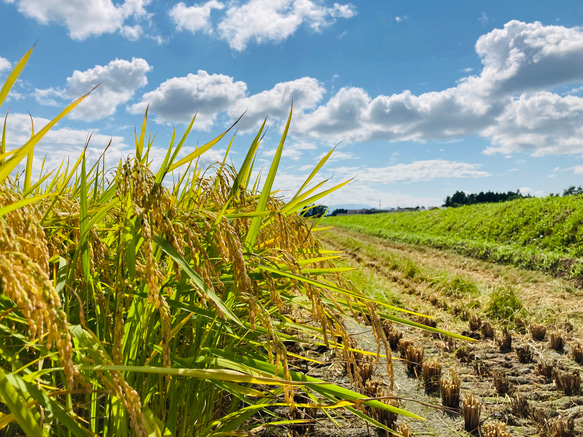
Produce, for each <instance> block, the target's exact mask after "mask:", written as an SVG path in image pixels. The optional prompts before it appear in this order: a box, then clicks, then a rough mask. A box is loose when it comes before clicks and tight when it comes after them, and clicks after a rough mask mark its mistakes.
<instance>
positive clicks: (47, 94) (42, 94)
mask: <svg viewBox="0 0 583 437" xmlns="http://www.w3.org/2000/svg"><path fill="white" fill-rule="evenodd" d="M151 69H152V67H150V65H149V64H148V62H146V60H144V59H142V58H132V60H131V61H127V60H125V59H115V60H113V61H111V62H110V63H109V64H107V65H96V66H95V67H94V68H90V69H89V70H85V71H78V70H75V71H74V72H73V75H72V76H71V77H69V78H67V87H66V88H65V89H54V88H48V89H44V90H39V89H37V90H35V98H36V100H37V101H38V102H39V103H41V104H45V105H57V104H58V103H57V100H56V99H63V98H69V99H75V98H77V97H80V96H82V95H83V94H85V93H87V92H89V91H91V90H92V89H93V88H94V87H95V86H96V85H99V86H98V87H97V88H96V89H95V90H94V91H93V92H92V93H91V94H90V95H89V96H88V97H87V98H86V99H85V100H84V101H83V102H81V104H79V106H77V107H76V108H75V109H74V110H73V112H71V115H70V118H72V119H78V120H84V121H94V120H99V119H101V118H104V117H108V116H110V115H113V114H114V113H115V112H116V110H117V108H118V106H120V105H122V104H124V103H127V102H128V101H129V100H130V99H131V98H132V97H133V95H134V93H135V92H136V90H137V89H139V88H141V87H143V86H145V85H146V84H147V83H148V80H147V78H146V74H147V73H148V72H149V71H150V70H151Z"/></svg>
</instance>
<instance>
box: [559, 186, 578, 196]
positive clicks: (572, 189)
mask: <svg viewBox="0 0 583 437" xmlns="http://www.w3.org/2000/svg"><path fill="white" fill-rule="evenodd" d="M577 194H583V187H581V185H579V186H578V187H576V186H575V185H571V186H570V187H569V188H567V189H566V190H564V191H563V197H565V196H576V195H577Z"/></svg>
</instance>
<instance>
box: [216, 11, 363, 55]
mask: <svg viewBox="0 0 583 437" xmlns="http://www.w3.org/2000/svg"><path fill="white" fill-rule="evenodd" d="M354 15H356V8H355V7H354V6H352V5H351V4H344V5H340V4H338V3H334V5H333V6H332V7H327V6H320V5H319V4H317V3H316V2H314V1H311V0H250V1H249V2H247V3H244V4H241V5H237V4H235V5H233V6H231V7H229V8H228V9H227V11H226V13H225V17H224V18H223V19H222V20H221V22H220V23H219V25H218V33H219V35H220V37H221V38H222V39H224V40H226V41H227V42H228V43H229V45H230V47H231V48H232V49H234V50H237V51H242V50H245V48H246V47H247V44H248V43H249V42H255V43H258V44H262V43H267V42H275V43H277V42H282V41H285V40H286V39H287V38H289V37H290V36H291V35H292V34H294V33H295V32H296V31H297V30H298V28H299V27H300V26H301V25H302V24H306V25H307V26H309V27H310V28H311V29H312V30H314V31H316V32H319V31H321V30H322V29H323V28H325V27H327V26H330V25H331V24H333V23H334V22H335V21H336V19H337V18H351V17H353V16H354Z"/></svg>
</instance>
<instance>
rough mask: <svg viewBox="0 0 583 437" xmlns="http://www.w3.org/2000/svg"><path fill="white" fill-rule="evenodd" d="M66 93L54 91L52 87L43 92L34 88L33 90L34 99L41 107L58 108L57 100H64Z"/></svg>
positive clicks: (58, 90)
mask: <svg viewBox="0 0 583 437" xmlns="http://www.w3.org/2000/svg"><path fill="white" fill-rule="evenodd" d="M65 97H66V92H65V91H64V90H60V89H55V88H53V87H51V88H46V89H44V90H42V89H38V88H36V89H35V90H34V98H35V100H36V101H37V102H38V103H40V104H41V105H46V106H59V102H58V101H57V99H59V100H60V99H64V98H65Z"/></svg>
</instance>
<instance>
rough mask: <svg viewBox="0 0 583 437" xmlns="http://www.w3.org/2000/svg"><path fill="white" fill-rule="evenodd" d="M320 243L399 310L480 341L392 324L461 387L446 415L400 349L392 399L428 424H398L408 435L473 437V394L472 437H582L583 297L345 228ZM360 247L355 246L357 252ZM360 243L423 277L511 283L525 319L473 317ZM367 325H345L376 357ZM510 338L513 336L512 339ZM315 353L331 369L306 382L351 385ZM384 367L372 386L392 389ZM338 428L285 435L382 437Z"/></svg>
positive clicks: (313, 427)
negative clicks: (467, 401) (471, 401)
mask: <svg viewBox="0 0 583 437" xmlns="http://www.w3.org/2000/svg"><path fill="white" fill-rule="evenodd" d="M343 237H350V239H351V241H352V243H351V245H343V243H342V241H343ZM322 241H323V242H324V244H325V246H327V247H328V248H334V249H341V250H343V251H344V252H345V253H346V254H347V259H346V264H347V265H351V266H354V267H357V268H359V269H361V270H363V271H364V272H365V274H366V275H370V277H376V278H381V279H382V281H383V283H384V284H385V285H386V287H387V289H390V292H391V296H392V299H393V301H394V302H395V303H398V304H400V305H402V306H403V307H404V308H407V309H410V310H414V311H419V312H422V313H424V314H428V315H431V316H433V317H434V320H435V321H436V322H437V327H438V328H441V329H446V330H449V331H452V332H457V333H462V334H464V335H467V336H469V337H473V338H475V341H463V340H455V341H452V340H451V339H448V338H447V337H444V336H442V335H436V334H433V333H427V332H425V331H421V330H419V329H417V328H412V327H408V326H404V325H399V324H393V326H392V327H391V330H392V331H393V332H398V333H399V334H400V335H402V340H401V342H403V343H404V341H405V340H409V341H411V342H413V344H414V345H415V346H416V347H420V348H422V349H423V350H424V360H425V361H427V360H430V359H434V360H436V361H437V362H438V363H439V364H441V367H442V375H443V376H444V377H446V378H448V377H449V376H450V375H451V371H452V370H453V371H455V373H456V374H457V375H459V378H460V381H461V401H460V403H459V408H458V409H454V410H449V411H444V409H443V407H442V400H441V397H440V394H439V391H438V392H435V393H430V394H428V393H426V392H425V389H424V387H423V379H422V378H421V377H416V376H415V375H414V374H411V372H409V371H408V366H407V362H406V361H405V360H404V358H403V357H401V356H400V353H399V352H398V351H397V349H395V350H394V351H393V363H394V380H395V388H394V390H393V393H394V394H395V395H396V396H398V397H400V398H401V404H400V405H401V407H402V408H404V409H407V410H409V411H411V412H413V413H415V414H418V415H420V416H422V417H424V418H425V419H426V420H425V421H419V420H413V419H409V418H399V419H398V422H399V423H406V424H408V425H409V426H410V430H411V435H413V436H440V437H445V436H464V435H469V434H468V433H467V432H466V431H465V429H464V419H463V414H462V413H463V400H464V398H465V397H468V396H470V395H471V394H472V395H474V396H475V397H476V398H477V399H478V401H479V405H480V421H479V423H480V430H479V431H476V432H475V433H474V435H485V434H484V433H483V429H484V425H485V424H490V423H498V422H499V423H502V424H504V425H505V429H506V432H507V433H508V434H503V433H502V431H499V432H498V434H496V433H495V432H494V433H492V434H488V436H490V435H491V436H494V437H495V436H496V435H498V436H504V435H512V436H514V435H516V436H522V435H524V436H553V437H555V436H556V437H560V436H583V396H582V395H581V388H580V386H581V379H580V373H581V371H582V370H583V365H582V364H580V362H583V346H582V349H581V350H580V353H581V355H582V356H579V355H577V353H578V352H579V349H578V346H577V345H578V344H580V343H579V342H580V341H581V340H582V339H583V336H582V333H583V323H582V314H583V292H581V290H580V289H577V288H575V287H574V286H573V284H571V283H568V282H565V281H562V280H559V279H556V278H552V277H546V276H544V275H542V274H539V273H536V272H530V271H523V270H520V269H515V268H511V267H507V266H497V265H492V264H489V263H484V262H481V261H476V260H473V259H469V258H465V257H461V256H459V255H455V254H451V253H446V252H441V251H437V250H433V249H427V248H418V247H415V246H411V245H403V244H393V243H390V242H387V241H385V240H381V239H378V238H374V237H369V236H363V235H361V234H357V233H354V232H349V231H344V230H341V229H338V228H337V229H335V230H334V231H333V233H330V232H328V233H327V234H325V235H324V236H323V237H322ZM354 241H357V244H356V246H357V247H355V244H354ZM359 241H360V242H361V243H362V245H363V246H364V245H366V246H367V247H369V249H370V248H371V247H372V248H373V249H374V250H377V251H378V253H381V252H386V251H393V252H395V253H399V254H400V255H403V256H406V257H409V258H411V259H414V260H415V262H416V263H418V264H419V265H421V266H423V267H424V268H425V267H427V268H429V269H431V268H435V269H444V268H445V269H448V270H451V271H454V272H455V273H456V274H458V275H463V276H464V277H467V278H469V280H473V281H476V282H479V283H482V284H491V285H493V286H494V285H497V284H501V283H509V282H510V283H511V284H512V286H513V287H514V289H515V290H516V294H517V297H518V298H519V299H521V301H522V302H523V303H524V304H525V312H524V314H526V317H523V318H519V317H517V318H516V320H513V321H512V322H509V321H508V320H488V319H487V318H486V317H484V315H483V313H482V312H481V309H480V307H479V304H477V308H475V311H474V312H472V309H470V310H468V309H467V307H464V305H463V302H461V303H460V301H459V300H460V298H459V296H458V297H456V296H450V297H448V296H444V295H442V294H439V293H437V292H436V291H435V290H433V289H432V287H431V285H428V284H427V283H426V282H423V281H419V280H416V279H415V278H414V277H413V278H411V277H409V276H408V275H407V274H406V273H403V272H401V271H398V270H395V269H394V268H392V267H388V266H385V265H383V263H382V262H379V259H378V258H376V257H372V256H369V255H367V254H366V253H364V251H362V250H359V248H358V242H359ZM369 253H370V250H369ZM388 303H392V302H388ZM478 318H479V319H480V320H478ZM411 319H412V320H415V321H420V320H423V319H418V318H415V317H411ZM470 319H473V320H470ZM360 322H361V323H360V324H353V325H347V328H348V329H349V331H350V332H351V335H352V337H353V339H354V340H355V342H356V343H357V344H358V346H359V347H360V348H362V349H364V350H369V351H376V343H375V342H374V338H373V336H372V330H371V328H370V327H368V326H366V320H365V318H363V319H362V320H361V321H360ZM536 322H540V326H538V327H537V326H535V323H536ZM531 327H532V330H534V332H532V331H531ZM489 328H492V329H493V331H494V333H492V332H488V331H491V329H489ZM503 329H507V330H508V331H507V332H508V334H507V336H506V337H505V336H504V334H503ZM545 330H546V333H544V334H543V332H542V331H545ZM537 334H538V338H537ZM508 338H510V339H511V344H510V345H508V344H505V343H504V339H506V342H508ZM561 340H562V341H561ZM560 343H562V344H560ZM553 344H554V346H555V348H553ZM559 346H562V347H559ZM312 352H313V353H314V356H315V357H317V359H318V360H320V361H322V362H323V364H320V365H311V364H310V365H304V366H305V368H304V370H305V371H306V372H307V373H308V374H310V375H312V376H316V377H325V378H327V379H330V378H331V377H332V378H333V379H334V381H336V382H338V383H339V384H342V385H346V386H349V384H350V381H349V378H348V375H347V374H346V370H345V368H344V366H343V365H342V364H341V363H338V362H336V361H335V359H334V357H333V356H332V352H331V351H325V350H324V351H322V350H319V351H312ZM576 355H577V359H579V362H577V361H576V359H575V356H576ZM382 361H383V360H382V359H381V362H380V363H378V364H377V365H375V366H374V371H373V374H374V378H376V379H379V380H381V381H383V382H384V384H386V385H388V384H389V383H390V382H389V381H390V378H389V375H388V374H387V372H386V365H385V364H384V363H383V362H382ZM296 414H300V413H296ZM301 414H303V417H305V418H308V419H309V418H312V419H327V417H326V416H325V414H324V413H322V412H321V411H319V412H317V413H310V412H308V413H301ZM331 415H333V414H331ZM338 420H339V421H338V425H339V426H337V425H334V423H333V422H332V421H331V420H316V423H315V424H314V423H312V424H310V425H306V426H305V427H304V428H295V429H291V431H290V430H289V429H288V434H287V435H314V436H334V435H338V436H352V437H356V436H373V435H384V434H383V433H380V434H377V431H376V430H375V429H373V428H372V427H367V425H366V423H364V422H363V421H361V420H359V419H357V418H354V417H353V416H350V415H348V416H347V420H340V419H338ZM502 428H504V427H503V426H500V429H502Z"/></svg>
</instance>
